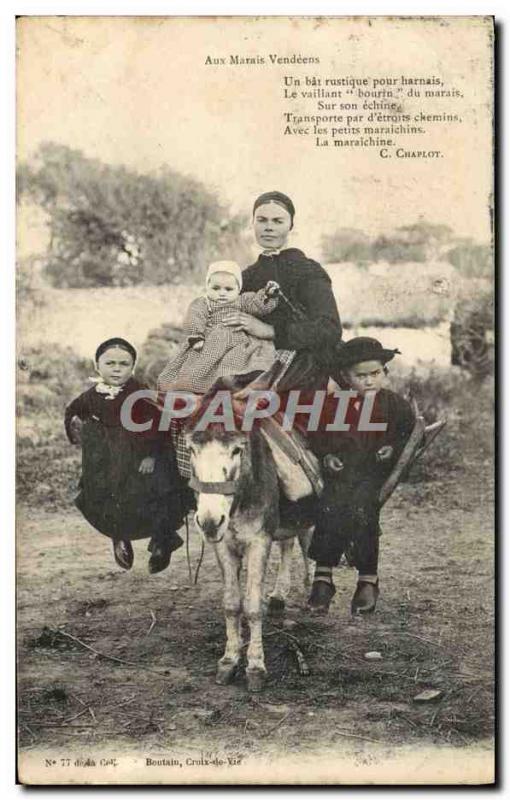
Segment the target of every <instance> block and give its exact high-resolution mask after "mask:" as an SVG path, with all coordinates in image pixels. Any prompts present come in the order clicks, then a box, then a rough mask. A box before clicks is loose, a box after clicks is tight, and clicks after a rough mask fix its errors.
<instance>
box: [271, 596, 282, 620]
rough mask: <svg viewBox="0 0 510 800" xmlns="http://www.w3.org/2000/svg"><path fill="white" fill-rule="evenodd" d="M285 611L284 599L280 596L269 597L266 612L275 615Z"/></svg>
mask: <svg viewBox="0 0 510 800" xmlns="http://www.w3.org/2000/svg"><path fill="white" fill-rule="evenodd" d="M284 611H285V600H282V599H281V597H270V598H269V603H268V604H267V613H268V614H270V615H272V616H277V615H279V614H283V612H284Z"/></svg>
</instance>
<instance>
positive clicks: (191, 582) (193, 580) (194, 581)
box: [184, 514, 205, 586]
mask: <svg viewBox="0 0 510 800" xmlns="http://www.w3.org/2000/svg"><path fill="white" fill-rule="evenodd" d="M184 524H185V525H186V561H187V562H188V580H189V585H190V586H196V585H197V583H198V575H199V572H200V567H201V566H202V561H203V560H204V551H205V544H204V541H203V540H202V549H201V551H200V557H199V559H198V563H197V566H196V569H195V576H194V577H193V571H192V569H191V555H190V551H189V522H188V515H187V514H186V516H185V518H184Z"/></svg>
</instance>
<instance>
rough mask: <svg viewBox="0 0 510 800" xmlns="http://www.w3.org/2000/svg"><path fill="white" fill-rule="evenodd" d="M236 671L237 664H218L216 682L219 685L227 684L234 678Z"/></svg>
mask: <svg viewBox="0 0 510 800" xmlns="http://www.w3.org/2000/svg"><path fill="white" fill-rule="evenodd" d="M236 672H237V664H218V669H217V670H216V683H218V684H219V685H220V686H227V684H229V683H230V681H231V680H233V679H234V677H235V674H236Z"/></svg>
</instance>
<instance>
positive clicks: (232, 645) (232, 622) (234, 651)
mask: <svg viewBox="0 0 510 800" xmlns="http://www.w3.org/2000/svg"><path fill="white" fill-rule="evenodd" d="M216 555H217V558H218V561H219V562H220V566H221V571H222V574H223V610H224V612H225V627H226V635H227V642H226V646H225V652H224V654H223V656H222V657H221V658H220V660H219V661H218V669H217V672H216V682H217V683H221V684H226V683H228V682H229V681H230V679H231V678H232V677H233V676H234V674H235V672H236V669H237V667H238V664H239V660H240V658H241V644H242V643H241V588H240V584H239V573H240V570H241V559H240V558H239V557H238V556H237V555H236V554H235V553H232V551H231V550H229V548H228V547H227V546H226V544H225V543H224V542H222V543H221V544H219V545H217V546H216Z"/></svg>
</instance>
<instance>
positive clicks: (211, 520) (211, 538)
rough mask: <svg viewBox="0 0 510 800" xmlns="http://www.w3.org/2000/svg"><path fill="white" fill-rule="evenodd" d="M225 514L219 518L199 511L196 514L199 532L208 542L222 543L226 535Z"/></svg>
mask: <svg viewBox="0 0 510 800" xmlns="http://www.w3.org/2000/svg"><path fill="white" fill-rule="evenodd" d="M226 519H227V518H226V516H225V514H221V516H220V517H219V518H217V517H216V516H213V515H212V514H208V513H202V515H201V514H200V511H197V513H196V514H195V522H196V524H197V527H198V528H199V530H200V531H201V532H202V533H203V535H204V536H205V538H206V539H207V541H208V542H212V543H213V544H214V543H216V544H217V543H218V542H221V540H222V539H223V535H224V530H223V529H224V525H225V522H226Z"/></svg>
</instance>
